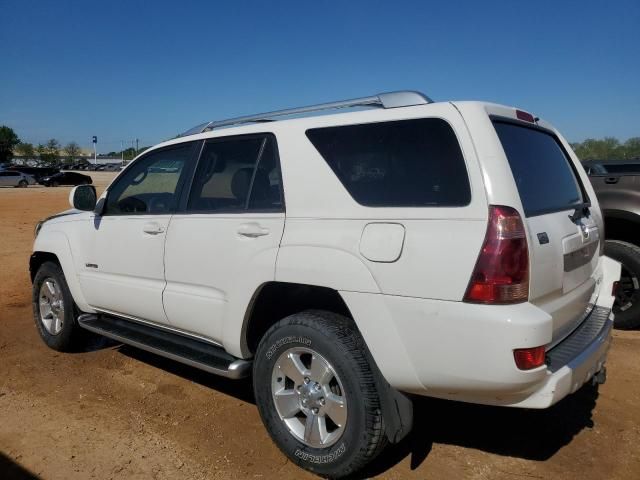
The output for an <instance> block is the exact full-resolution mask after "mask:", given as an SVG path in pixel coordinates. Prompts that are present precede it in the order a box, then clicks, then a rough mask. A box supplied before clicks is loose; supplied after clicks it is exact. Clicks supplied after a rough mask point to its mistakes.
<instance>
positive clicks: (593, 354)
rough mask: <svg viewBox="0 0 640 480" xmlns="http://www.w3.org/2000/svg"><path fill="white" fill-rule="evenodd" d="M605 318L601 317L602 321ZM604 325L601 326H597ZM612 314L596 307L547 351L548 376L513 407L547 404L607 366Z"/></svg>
mask: <svg viewBox="0 0 640 480" xmlns="http://www.w3.org/2000/svg"><path fill="white" fill-rule="evenodd" d="M601 320H602V321H601ZM598 325H601V326H600V328H599V330H597V331H595V328H596V327H597V326H598ZM612 328H613V314H612V313H611V310H609V309H606V308H603V307H596V308H594V310H593V311H592V313H591V315H590V316H589V318H587V319H586V320H585V321H584V322H583V323H582V325H580V327H579V328H578V329H576V330H575V331H574V332H573V333H572V334H571V335H569V336H568V337H567V338H566V339H565V340H564V341H563V342H562V343H560V344H558V345H557V346H556V347H555V348H554V349H553V350H550V351H549V352H548V354H547V361H548V363H549V366H548V368H547V372H548V374H547V377H546V379H545V381H544V383H543V384H542V385H540V386H539V387H538V388H537V389H536V390H535V392H533V393H532V394H531V395H529V396H528V397H527V398H525V399H524V400H522V401H520V402H518V403H514V404H513V405H512V406H514V407H525V408H547V407H550V406H551V405H553V404H555V403H557V402H558V401H560V400H562V399H563V398H564V397H566V396H567V395H569V394H571V393H574V392H575V391H576V390H578V389H579V388H580V387H582V385H584V384H585V383H587V382H588V381H589V380H591V379H592V378H593V376H594V375H595V374H597V373H599V372H600V371H602V370H603V368H604V363H605V361H606V359H607V352H608V351H609V347H610V346H611V330H612Z"/></svg>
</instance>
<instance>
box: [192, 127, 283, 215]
mask: <svg viewBox="0 0 640 480" xmlns="http://www.w3.org/2000/svg"><path fill="white" fill-rule="evenodd" d="M282 209H283V202H282V195H281V183H280V169H279V166H278V158H277V152H276V145H275V141H274V139H273V137H272V136H270V135H260V136H251V137H235V138H228V139H224V138H223V139H213V140H210V141H208V142H207V143H206V144H205V146H204V148H203V150H202V155H201V156H200V161H199V163H198V168H197V169H196V173H195V176H194V179H193V184H192V187H191V193H190V195H189V201H188V204H187V210H188V211H191V212H243V211H248V210H252V211H282Z"/></svg>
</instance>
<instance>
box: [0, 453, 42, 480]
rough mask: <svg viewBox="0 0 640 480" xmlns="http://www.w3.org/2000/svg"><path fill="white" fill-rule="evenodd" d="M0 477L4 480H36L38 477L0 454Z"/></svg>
mask: <svg viewBox="0 0 640 480" xmlns="http://www.w3.org/2000/svg"><path fill="white" fill-rule="evenodd" d="M0 477H1V478H3V479H4V480H37V479H38V478H39V477H38V476H37V475H35V474H33V473H31V472H30V471H29V470H27V469H26V468H24V467H22V466H20V465H19V464H18V463H16V462H15V461H14V460H12V459H11V458H9V457H7V456H6V455H5V454H4V453H2V452H0Z"/></svg>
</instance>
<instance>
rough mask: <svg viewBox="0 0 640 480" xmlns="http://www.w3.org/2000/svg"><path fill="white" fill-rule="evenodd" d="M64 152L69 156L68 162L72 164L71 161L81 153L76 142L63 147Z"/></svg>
mask: <svg viewBox="0 0 640 480" xmlns="http://www.w3.org/2000/svg"><path fill="white" fill-rule="evenodd" d="M64 151H65V153H66V154H67V155H68V156H69V161H70V162H73V159H74V158H75V157H77V156H78V155H80V153H81V152H82V151H81V149H80V145H78V144H77V143H76V142H69V143H67V145H66V146H65V147H64Z"/></svg>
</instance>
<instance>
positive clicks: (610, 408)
mask: <svg viewBox="0 0 640 480" xmlns="http://www.w3.org/2000/svg"><path fill="white" fill-rule="evenodd" d="M112 175H113V174H108V173H102V174H95V175H94V178H95V183H96V185H97V186H98V189H99V190H101V189H102V188H104V185H105V184H106V182H107V181H108V180H109V178H111V177H112ZM69 190H70V189H69V188H66V187H60V188H55V189H53V188H44V187H29V188H28V189H12V188H1V189H0V245H2V248H0V478H2V479H6V478H43V479H65V480H66V479H87V478H96V479H148V478H157V479H200V478H219V479H233V478H253V479H269V478H278V479H289V478H314V477H313V476H312V475H310V474H308V473H305V472H303V471H302V470H300V469H298V468H297V467H296V466H294V465H292V464H291V463H290V462H288V461H287V459H286V458H285V457H284V455H282V454H281V453H280V452H279V451H278V449H277V448H276V447H275V446H274V445H273V443H272V442H271V441H270V439H269V437H268V435H267V433H266V431H265V430H264V428H263V427H262V424H261V422H260V418H259V417H258V412H257V410H256V408H255V405H254V403H253V398H252V393H251V388H250V385H249V383H248V382H234V381H231V380H226V379H222V378H218V377H215V376H212V375H209V374H205V373H202V372H199V371H196V370H193V369H190V368H187V367H184V366H181V365H179V364H176V363H173V362H170V361H168V360H164V359H161V358H159V357H156V356H153V355H150V354H146V353H143V352H140V351H138V350H135V349H133V348H129V347H123V346H120V345H117V344H114V343H111V342H109V341H106V340H96V341H95V342H94V344H92V345H91V346H90V347H89V348H88V349H87V351H86V352H83V353H76V354H60V353H57V352H54V351H52V350H49V349H47V348H46V347H45V345H44V344H43V342H42V341H41V340H40V338H39V337H38V334H37V333H36V329H35V327H34V324H33V319H32V313H31V303H30V295H31V293H30V291H31V290H30V288H31V285H30V281H29V274H28V259H29V255H30V251H31V246H32V241H33V229H34V225H35V223H36V221H37V220H38V219H41V218H43V217H45V216H48V215H50V214H53V213H55V212H58V211H61V210H65V209H67V208H69V207H68V205H67V196H68V193H69ZM614 337H615V340H614V344H613V347H612V350H611V353H610V357H609V358H610V359H609V362H608V374H609V375H608V377H609V378H608V381H607V383H606V384H605V385H603V386H601V387H600V388H599V391H598V390H597V389H594V388H584V389H583V390H581V391H579V392H578V393H577V394H575V395H573V396H571V397H569V398H567V399H565V400H564V401H563V402H561V403H560V404H559V405H557V406H556V407H554V408H552V409H550V410H546V411H522V410H515V409H501V408H489V407H479V406H472V405H465V404H459V403H454V402H445V401H435V400H429V399H420V400H419V401H417V402H416V407H415V408H416V424H415V426H414V432H413V434H411V435H410V436H409V437H408V438H407V439H405V441H403V442H402V443H401V444H400V445H398V446H395V447H394V448H392V449H390V450H389V451H387V452H386V453H385V454H384V455H383V457H382V458H381V459H380V460H379V461H378V462H376V464H375V465H373V466H372V467H371V469H370V471H369V472H366V476H371V477H376V476H379V478H387V479H405V478H407V479H442V478H465V479H518V478H522V479H525V478H526V479H531V478H533V479H537V478H544V479H556V478H562V479H579V480H590V479H598V480H601V479H634V480H636V479H638V478H640V332H615V334H614Z"/></svg>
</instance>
